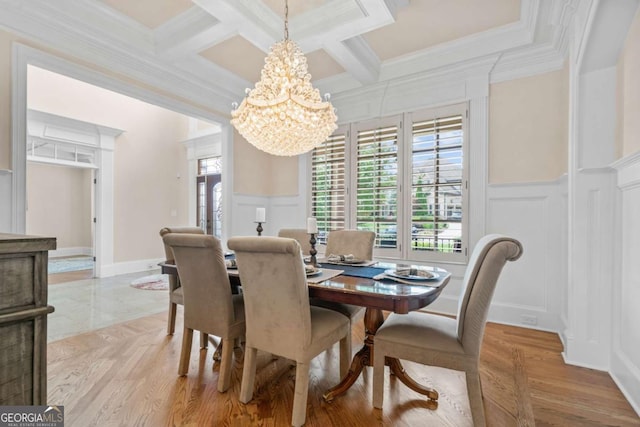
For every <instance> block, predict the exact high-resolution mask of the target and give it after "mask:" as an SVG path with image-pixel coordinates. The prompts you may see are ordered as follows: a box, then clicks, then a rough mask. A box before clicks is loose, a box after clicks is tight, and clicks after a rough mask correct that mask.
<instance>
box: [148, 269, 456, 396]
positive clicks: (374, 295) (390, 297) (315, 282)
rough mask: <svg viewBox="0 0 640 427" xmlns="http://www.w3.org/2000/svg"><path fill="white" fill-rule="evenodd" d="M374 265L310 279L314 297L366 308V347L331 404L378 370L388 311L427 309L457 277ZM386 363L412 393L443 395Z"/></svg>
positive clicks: (396, 363)
mask: <svg viewBox="0 0 640 427" xmlns="http://www.w3.org/2000/svg"><path fill="white" fill-rule="evenodd" d="M371 264H373V263H369V264H366V265H363V266H357V265H342V264H331V263H328V262H324V263H322V262H321V263H320V264H319V265H318V270H319V271H320V272H321V274H319V275H314V276H310V277H308V278H307V282H308V289H309V297H310V298H319V299H323V300H325V301H332V302H336V303H343V304H352V305H358V306H362V307H365V314H364V332H365V337H364V342H363V345H362V348H361V349H360V350H359V351H358V352H356V354H355V355H354V356H353V359H352V362H351V365H350V367H349V371H348V372H347V374H346V375H345V376H344V377H343V378H342V379H341V381H340V382H339V383H338V384H337V385H335V386H333V387H331V388H330V389H329V390H327V391H326V392H325V393H324V394H323V398H324V400H325V401H327V402H330V401H332V400H333V399H334V398H335V397H336V396H339V395H341V394H342V393H345V392H346V391H347V390H348V389H349V388H350V387H351V386H352V385H353V384H354V383H355V382H356V380H357V379H358V377H359V376H360V375H361V373H362V371H363V370H364V368H365V367H366V366H373V349H374V346H375V335H376V331H377V330H378V328H380V326H381V325H382V324H383V323H384V319H385V317H384V312H385V311H387V312H393V313H398V314H407V313H409V312H411V311H415V310H419V309H421V308H424V307H426V306H428V305H429V304H431V303H432V302H434V301H435V300H436V299H437V298H438V296H440V294H441V293H442V290H443V289H444V287H445V286H446V285H447V284H448V283H449V280H450V279H451V273H449V272H448V271H446V270H443V269H440V268H435V267H424V266H412V268H414V270H420V271H427V272H430V275H431V278H430V279H429V280H401V279H399V278H398V277H396V276H393V273H392V272H393V271H395V269H396V267H397V266H396V264H393V263H375V264H373V265H371ZM160 267H161V270H162V273H165V274H175V275H177V268H176V266H175V265H174V264H167V263H160ZM227 271H228V273H229V278H230V282H231V284H232V286H234V287H235V286H238V285H241V282H240V276H239V273H238V270H237V269H236V268H229V269H228V270H227ZM389 273H390V274H389ZM427 274H429V273H427ZM385 364H386V365H387V366H389V368H390V371H391V373H392V374H393V375H395V376H396V378H398V379H399V380H400V381H401V382H402V383H404V384H405V385H406V386H407V387H409V388H410V389H412V390H414V391H416V392H418V393H420V394H423V395H425V396H427V397H428V398H429V399H431V400H437V399H438V392H437V391H436V390H434V389H433V388H430V387H426V386H424V385H422V384H420V383H418V382H417V381H415V380H414V379H413V378H411V377H410V376H409V375H408V373H407V372H406V371H405V370H404V368H403V367H402V364H401V362H400V360H398V359H396V358H390V357H387V358H385Z"/></svg>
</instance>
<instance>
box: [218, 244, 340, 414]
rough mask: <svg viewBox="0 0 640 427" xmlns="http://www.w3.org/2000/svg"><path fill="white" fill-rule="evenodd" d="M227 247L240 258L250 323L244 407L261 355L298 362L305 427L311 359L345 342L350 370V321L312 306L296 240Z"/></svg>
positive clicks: (297, 398) (298, 407)
mask: <svg viewBox="0 0 640 427" xmlns="http://www.w3.org/2000/svg"><path fill="white" fill-rule="evenodd" d="M227 244H228V246H229V249H232V250H234V251H235V253H236V259H237V261H238V272H239V273H240V280H241V282H242V289H243V295H244V300H245V306H246V317H247V333H246V343H245V356H244V371H243V373H242V387H241V391H240V401H241V402H243V403H247V402H249V401H250V400H251V398H252V396H253V387H254V382H255V375H256V352H257V350H262V351H266V352H269V353H272V354H274V355H278V356H282V357H285V358H288V359H292V360H295V361H296V383H295V391H294V398H293V415H292V424H293V425H294V426H300V425H302V424H304V421H305V418H306V412H307V410H306V408H307V394H308V391H309V365H310V362H311V359H313V358H314V357H315V356H317V355H318V354H320V353H321V352H323V351H325V350H326V349H328V348H329V347H331V346H332V345H333V344H335V343H336V341H340V353H341V357H340V361H341V363H340V364H341V366H340V369H341V371H343V372H345V373H346V371H347V369H348V366H347V365H348V359H349V357H350V356H351V355H350V354H347V351H348V349H349V348H350V341H351V331H350V329H349V320H348V319H347V318H346V317H345V316H343V315H342V314H339V313H336V312H335V311H332V310H327V309H323V308H319V307H311V306H310V305H309V290H308V288H307V281H306V276H305V269H304V265H303V263H302V255H301V253H300V245H299V244H298V242H297V241H295V240H294V239H285V238H280V237H234V238H232V239H229V241H228V242H227ZM345 361H346V363H344V362H345Z"/></svg>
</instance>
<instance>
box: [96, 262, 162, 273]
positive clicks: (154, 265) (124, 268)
mask: <svg viewBox="0 0 640 427" xmlns="http://www.w3.org/2000/svg"><path fill="white" fill-rule="evenodd" d="M163 261H164V258H150V259H141V260H137V261H128V262H118V263H114V264H111V265H102V266H99V268H98V269H97V272H96V275H97V277H111V276H119V275H121V274H129V273H139V272H141V271H149V272H156V273H157V272H158V270H159V269H160V267H159V266H158V264H159V263H161V262H163Z"/></svg>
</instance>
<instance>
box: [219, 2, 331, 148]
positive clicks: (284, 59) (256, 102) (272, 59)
mask: <svg viewBox="0 0 640 427" xmlns="http://www.w3.org/2000/svg"><path fill="white" fill-rule="evenodd" d="M288 21H289V5H288V1H286V0H285V15H284V40H283V41H280V42H277V43H276V44H274V45H273V46H272V47H271V52H269V55H267V57H266V58H265V60H264V62H265V64H264V68H263V69H262V72H261V75H260V81H259V82H257V83H256V85H255V87H254V88H253V89H247V90H246V93H247V96H246V97H245V98H244V99H243V100H242V103H241V104H240V107H238V108H236V105H237V104H235V103H234V104H235V105H234V110H232V111H231V117H232V119H231V123H232V124H233V125H234V126H235V128H236V129H237V130H238V132H240V134H241V135H242V136H243V137H244V138H245V139H246V140H247V141H249V142H250V143H251V144H253V145H254V146H255V147H256V148H258V149H259V150H262V151H265V152H267V153H269V154H274V155H276V156H297V155H298V154H303V153H306V152H307V151H311V150H313V149H314V148H315V147H316V146H317V145H318V144H321V143H322V142H324V141H325V140H326V139H327V138H328V137H329V136H330V135H331V134H332V133H333V131H334V130H335V129H336V120H337V117H336V114H335V112H334V109H333V106H332V105H331V103H330V102H329V95H328V94H327V95H325V101H323V100H322V98H321V97H320V92H318V89H314V88H313V86H312V85H311V75H310V74H309V73H308V70H307V58H305V57H304V54H303V53H302V51H301V50H300V47H298V45H297V44H296V43H294V42H292V41H291V40H289V27H288V23H289V22H288Z"/></svg>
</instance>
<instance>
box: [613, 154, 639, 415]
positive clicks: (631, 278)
mask: <svg viewBox="0 0 640 427" xmlns="http://www.w3.org/2000/svg"><path fill="white" fill-rule="evenodd" d="M614 166H615V167H616V169H617V170H618V188H619V191H620V196H619V200H620V207H621V221H620V228H621V229H620V239H618V242H617V244H618V245H619V248H617V249H618V251H617V253H619V254H620V258H621V261H620V269H621V274H620V280H619V282H618V283H614V285H613V286H614V292H613V321H612V341H613V345H612V351H611V353H612V354H611V369H610V373H611V376H612V377H613V379H614V380H615V381H616V383H617V384H618V386H619V387H620V389H621V390H622V392H623V393H624V395H625V396H626V398H627V399H628V400H629V402H630V403H631V405H632V406H633V408H634V409H635V410H636V412H637V413H638V414H640V345H638V343H640V310H639V309H638V302H640V262H638V260H639V259H640V218H639V216H638V212H640V153H638V154H636V155H633V156H629V157H627V158H625V159H622V161H620V162H618V163H617V164H616V165H614Z"/></svg>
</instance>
